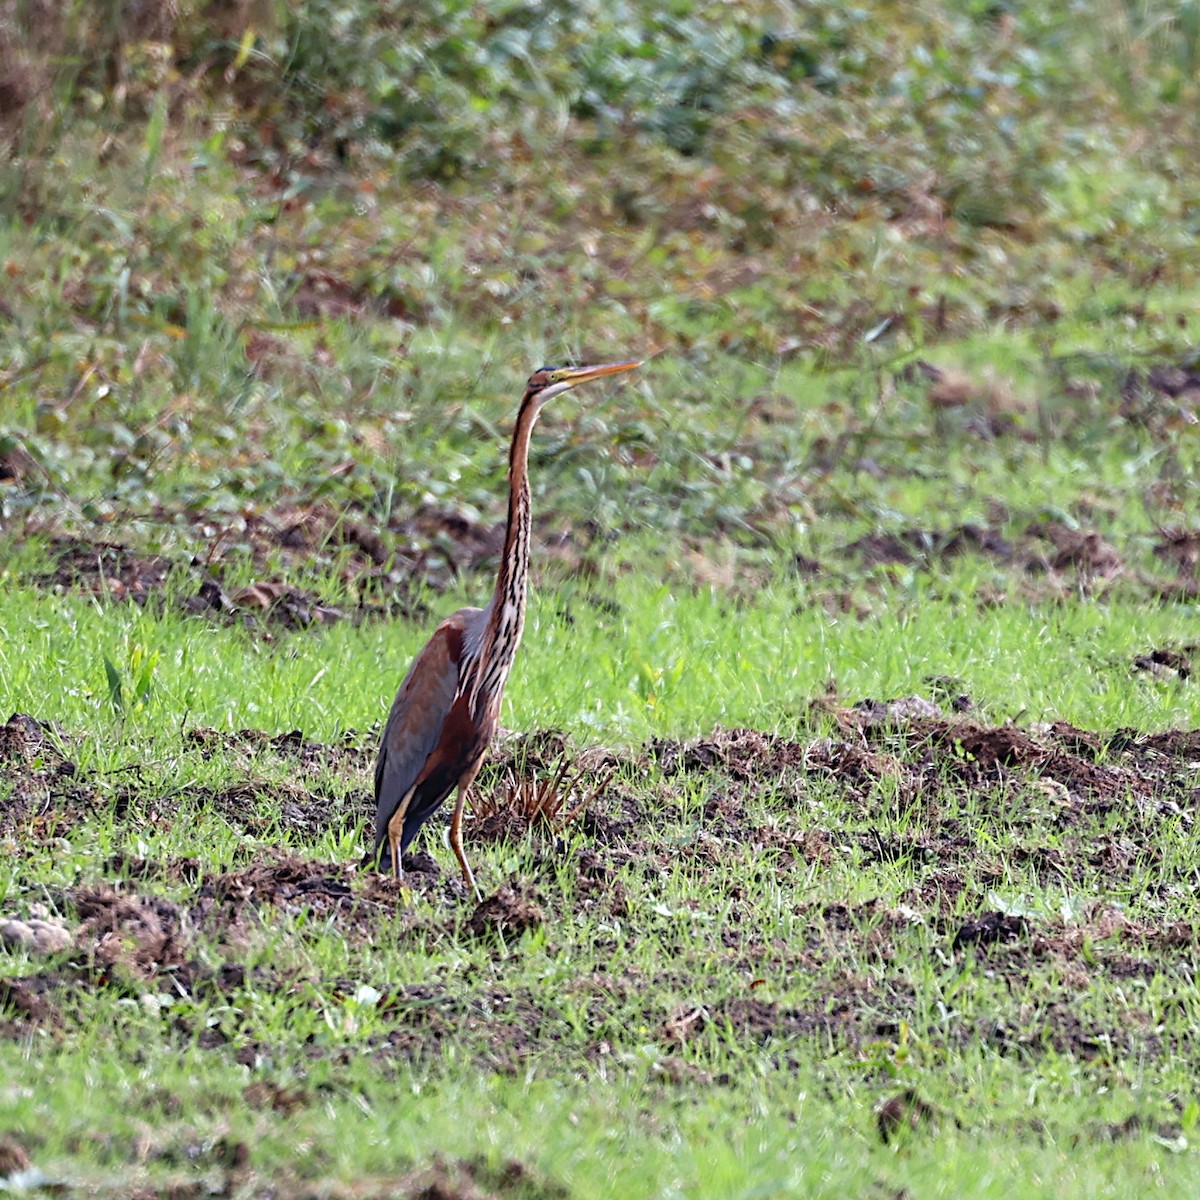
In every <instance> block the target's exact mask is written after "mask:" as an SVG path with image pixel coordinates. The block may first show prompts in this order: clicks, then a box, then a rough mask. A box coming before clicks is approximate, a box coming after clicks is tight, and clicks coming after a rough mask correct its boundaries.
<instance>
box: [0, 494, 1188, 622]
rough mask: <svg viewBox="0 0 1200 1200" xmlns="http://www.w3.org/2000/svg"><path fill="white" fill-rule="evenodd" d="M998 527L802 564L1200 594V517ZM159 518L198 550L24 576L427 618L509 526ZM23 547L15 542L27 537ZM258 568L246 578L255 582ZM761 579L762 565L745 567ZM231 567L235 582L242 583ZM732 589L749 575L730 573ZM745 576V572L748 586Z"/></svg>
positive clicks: (881, 540)
mask: <svg viewBox="0 0 1200 1200" xmlns="http://www.w3.org/2000/svg"><path fill="white" fill-rule="evenodd" d="M996 517H997V521H996V523H995V524H990V525H978V524H970V523H967V524H960V525H948V526H944V527H918V526H913V527H910V528H905V529H900V530H896V531H891V532H888V533H880V534H868V535H864V536H863V537H860V538H857V539H855V540H854V541H851V542H849V543H847V544H845V545H842V546H839V547H836V548H835V549H834V550H832V551H831V552H830V554H829V555H828V557H827V558H825V559H824V560H817V559H814V558H809V557H806V556H802V557H798V558H797V560H796V564H795V565H796V570H797V572H798V573H799V574H800V575H801V576H803V577H810V578H818V579H819V580H820V581H821V584H822V588H823V589H824V591H825V592H826V593H827V595H825V597H824V599H825V603H826V604H827V606H829V607H831V608H835V609H838V610H839V611H841V610H853V608H854V606H855V601H854V599H853V597H852V595H851V592H852V591H853V589H854V587H855V586H861V584H862V583H863V581H864V573H865V576H866V577H867V578H868V581H869V577H870V575H871V573H872V572H883V573H885V574H886V573H887V572H888V571H890V570H894V569H897V568H900V567H904V568H914V567H915V568H916V569H918V570H935V569H938V568H939V567H944V566H946V565H947V564H949V563H950V562H952V561H953V560H955V559H957V558H960V557H963V556H976V557H979V558H982V559H985V560H987V561H990V562H992V563H994V564H995V565H997V566H999V567H1002V568H1004V570H1005V572H1006V577H1007V579H1008V582H1007V583H1006V585H1005V588H1006V590H1005V591H1004V592H1003V594H1002V593H1000V592H993V593H987V592H985V593H983V594H982V595H981V600H982V602H984V603H990V604H999V603H1003V602H1004V601H1005V600H1007V599H1010V598H1013V599H1021V600H1033V599H1048V598H1049V599H1053V598H1055V597H1063V596H1072V595H1078V594H1079V593H1080V592H1081V591H1082V592H1083V593H1086V594H1100V593H1104V594H1111V593H1113V592H1114V591H1115V592H1117V593H1123V594H1127V595H1130V596H1138V597H1141V598H1158V599H1175V600H1179V599H1184V600H1187V599H1194V598H1195V597H1196V596H1197V595H1200V528H1194V527H1190V526H1188V527H1183V526H1181V527H1178V528H1169V529H1166V528H1164V529H1161V530H1160V531H1159V533H1158V535H1157V537H1156V539H1155V540H1154V542H1153V545H1152V546H1151V547H1150V557H1149V559H1148V560H1144V555H1143V556H1141V557H1139V554H1138V553H1136V552H1132V551H1123V550H1122V549H1121V548H1119V546H1118V544H1116V542H1117V540H1116V539H1110V538H1109V537H1107V536H1106V535H1104V534H1103V533H1102V532H1101V531H1100V530H1098V529H1095V528H1088V527H1086V526H1080V527H1071V526H1068V525H1065V524H1063V523H1062V522H1058V521H1048V520H1044V519H1035V520H1029V521H1028V522H1020V521H1018V522H1017V528H1016V532H1015V533H1014V532H1013V521H1012V517H1011V514H1008V513H997V514H996ZM160 518H161V520H162V522H163V524H164V526H170V527H175V528H177V527H180V526H182V527H183V528H185V529H186V530H188V531H189V532H188V533H187V534H186V538H187V539H189V540H191V541H193V542H195V543H196V544H197V545H198V546H200V547H201V549H198V550H197V552H196V553H195V554H193V555H192V556H191V557H190V558H189V557H187V556H186V555H182V554H176V555H174V556H167V555H161V554H146V553H142V552H139V551H138V550H137V549H136V548H135V547H132V546H130V545H126V544H122V543H119V542H107V541H96V540H94V539H90V538H86V537H79V536H76V535H74V534H70V533H67V532H62V531H60V532H56V533H50V534H49V535H45V534H43V542H44V547H45V553H44V555H43V556H42V558H43V561H44V562H45V563H46V564H48V565H47V566H45V567H42V568H39V569H38V570H36V571H34V572H33V573H31V574H29V575H28V576H27V581H28V582H30V583H32V584H33V585H35V586H38V587H43V588H49V589H53V590H61V591H82V592H86V593H88V594H90V595H94V596H98V597H101V598H103V599H106V600H132V601H135V602H136V603H139V604H156V605H157V604H171V605H174V606H176V607H178V608H180V609H181V610H182V611H185V612H188V613H192V614H195V615H199V616H203V617H206V618H209V619H213V620H219V621H223V622H236V623H241V624H245V625H250V626H253V627H261V628H263V629H265V630H271V629H284V630H286V629H299V628H304V627H308V626H312V625H322V624H330V623H332V622H335V621H342V620H353V621H360V620H364V619H371V618H374V617H397V616H399V617H404V618H411V619H419V620H424V619H428V618H429V616H430V613H429V610H428V608H427V607H426V605H425V604H424V603H423V601H422V600H421V599H420V593H421V592H422V591H432V592H434V593H436V592H441V591H443V590H445V589H446V588H447V587H449V586H450V585H451V583H452V581H453V580H454V578H455V577H456V576H458V575H459V574H460V573H462V572H467V571H473V570H478V569H484V568H488V569H490V568H492V567H493V566H494V564H495V561H496V557H497V555H498V553H499V551H500V547H501V545H502V542H503V526H502V525H500V524H492V525H488V524H484V523H481V522H478V521H474V520H469V519H467V518H464V517H462V516H460V515H458V514H456V513H454V512H452V511H448V510H433V509H431V510H428V511H421V512H418V513H417V514H416V515H414V516H413V517H411V518H410V519H408V520H405V521H396V522H393V523H392V524H391V525H389V526H386V527H381V526H378V525H376V524H373V523H372V522H370V521H368V520H365V519H364V520H360V521H355V520H347V519H345V518H344V517H341V516H339V515H338V514H336V513H334V512H333V511H332V510H331V509H329V508H327V507H323V506H321V505H311V506H308V507H305V508H296V507H281V508H278V509H275V510H271V511H268V512H266V513H263V514H261V515H246V514H237V515H236V516H231V517H229V519H228V520H227V521H225V522H224V523H220V522H216V523H214V522H212V521H211V520H209V519H202V518H201V517H200V516H199V515H197V514H188V513H163V514H160ZM538 537H539V543H540V544H539V562H540V563H541V564H542V567H543V568H544V567H547V566H549V567H550V569H553V568H554V566H555V565H557V566H559V567H561V568H563V569H565V570H566V571H567V572H568V573H570V574H571V575H573V576H575V577H577V578H583V579H587V578H591V577H593V576H594V575H595V574H596V573H597V570H598V567H597V562H596V557H595V551H596V548H597V546H598V545H600V544H602V543H603V540H604V539H603V538H602V537H601V534H600V531H599V530H598V529H596V528H593V527H590V526H588V525H586V524H585V525H584V526H582V527H580V528H577V529H574V528H573V529H563V528H560V527H559V524H558V523H557V522H556V521H554V520H553V519H544V520H541V521H539V523H538ZM17 544H18V543H17V542H14V543H13V545H14V546H15V545H17ZM687 558H688V562H689V564H690V569H691V570H693V572H694V573H695V576H696V578H697V580H698V581H700V582H702V583H706V584H711V583H715V584H717V585H721V583H722V574H723V573H722V572H721V571H720V570H719V569H716V568H714V567H713V566H712V564H711V563H709V562H708V559H707V558H706V556H705V553H704V549H703V547H697V548H696V549H695V550H694V551H693V552H691V553H690V554H689V555H688V556H687ZM247 570H249V572H250V575H251V578H250V580H249V582H246V581H245V575H246V572H247ZM330 573H332V575H333V576H334V577H336V580H337V586H336V591H337V593H338V595H337V597H336V598H334V597H331V596H329V595H327V594H323V593H328V592H329V591H330V590H331V588H330V585H329V584H328V583H326V584H325V585H318V586H316V587H313V586H301V585H299V584H298V583H296V582H292V581H290V580H292V579H293V577H297V576H298V577H313V576H315V575H320V574H327V575H328V574H330ZM750 574H751V575H753V572H750ZM234 578H236V579H238V580H239V581H240V582H237V583H236V584H235V583H233V582H231V580H233V579H234ZM727 582H728V586H729V587H731V588H732V589H733V590H735V591H736V590H737V588H738V586H739V585H738V584H736V583H735V582H732V581H727ZM744 583H745V579H744V578H743V580H742V584H744Z"/></svg>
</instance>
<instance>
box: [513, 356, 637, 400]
mask: <svg viewBox="0 0 1200 1200" xmlns="http://www.w3.org/2000/svg"><path fill="white" fill-rule="evenodd" d="M641 365H642V364H641V362H640V361H638V362H615V363H603V364H601V365H600V366H598V367H539V368H538V369H537V370H536V371H534V373H533V374H532V375H530V377H529V382H528V383H527V384H526V385H525V389H526V391H527V392H528V393H529V395H531V396H534V397H536V398H537V404H538V407H539V408H540V407H541V406H542V405H543V404H545V403H546V401H547V400H553V399H554V397H555V396H561V395H562V394H563V392H565V391H568V390H569V389H570V388H573V387H578V386H579V384H581V383H591V381H592V380H593V379H603V378H604V377H605V376H606V375H620V374H621V373H622V372H623V371H632V370H633V369H634V368H635V367H640V366H641Z"/></svg>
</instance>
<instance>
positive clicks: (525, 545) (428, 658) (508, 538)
mask: <svg viewBox="0 0 1200 1200" xmlns="http://www.w3.org/2000/svg"><path fill="white" fill-rule="evenodd" d="M641 365H642V364H641V363H640V362H615V363H604V364H603V365H601V366H597V367H542V368H540V369H539V370H537V371H535V372H534V373H533V374H532V375H531V376H530V377H529V382H528V383H527V384H526V385H525V395H524V397H523V398H522V400H521V407H520V408H519V409H518V410H517V423H516V427H515V428H514V430H513V436H512V447H511V449H510V450H509V455H508V525H507V527H506V529H505V533H504V549H503V552H502V553H501V556H500V569H499V573H498V575H497V577H496V587H495V590H494V591H493V593H492V598H491V600H490V601H489V602H488V605H487V607H486V608H461V609H459V610H458V612H456V613H454V615H453V616H450V617H447V618H446V620H445V621H443V622H442V623H441V624H440V625H439V626H438V627H437V629H436V630H435V631H434V634H433V636H432V637H431V638H430V639H429V641H428V642H427V643H426V644H425V648H424V649H423V650H422V651H421V653H420V654H418V655H417V657H416V659H415V660H414V662H413V664H412V666H411V667H409V669H408V674H407V675H406V676H405V677H404V682H403V683H401V684H400V690H399V691H398V692H397V693H396V699H395V700H394V701H393V703H392V710H391V712H390V713H389V714H388V719H387V725H386V726H385V728H384V731H383V739H382V742H381V744H380V747H379V761H378V763H377V764H376V767H375V849H374V851H373V853H372V855H371V861H374V862H376V863H378V865H379V868H380V870H383V871H387V870H392V871H394V872H395V874H396V878H397V879H399V878H400V877H401V865H400V864H401V857H402V855H403V854H404V851H405V850H407V849H408V847H409V845H410V843H411V842H412V840H413V838H415V837H416V836H417V831H418V830H419V829H420V828H421V826H422V825H424V824H425V822H426V821H428V820H429V818H430V817H431V816H432V815H433V814H434V813H435V812H436V811H437V809H438V808H439V807H440V806H441V804H442V802H443V801H444V800H445V799H446V797H447V796H449V795H450V793H451V792H452V791H453V790H454V789H455V788H457V789H458V799H457V802H456V803H455V806H454V816H453V818H452V819H451V821H450V845H451V847H453V849H454V855H455V857H456V858H457V859H458V865H459V866H460V867H461V868H462V873H463V879H464V880H465V881H466V883H467V886H468V887H470V889H471V890H472V892H473V893H474V894H475V896H476V897H477V898H482V897H481V893H480V891H479V888H478V886H477V885H476V883H475V876H474V874H473V872H472V871H471V866H470V864H469V863H468V862H467V856H466V854H465V853H464V852H463V845H462V813H463V803H464V801H465V800H466V795H467V791H468V789H469V788H470V786H471V784H472V783H473V782H474V780H475V776H476V774H478V772H479V767H480V764H481V763H482V762H483V756H484V752H485V751H486V750H487V747H488V743H489V742H490V741H491V740H492V736H493V735H494V734H495V732H496V726H497V725H498V724H499V721H500V701H501V699H502V697H503V695H504V685H505V683H506V682H507V680H508V673H509V671H510V670H511V669H512V665H513V659H514V658H515V657H516V654H517V646H518V644H519V643H520V641H521V631H522V629H523V628H524V625H525V598H526V592H527V588H528V579H529V536H530V506H529V439H530V436H531V435H532V433H533V427H534V425H535V424H536V422H537V419H538V414H539V413H540V412H541V410H542V406H543V405H544V404H545V403H546V402H547V401H548V400H552V399H553V398H554V397H555V396H559V395H561V394H562V393H563V392H565V391H567V390H568V389H570V388H573V387H578V386H579V384H581V383H590V382H591V381H592V380H593V379H603V378H605V377H606V376H609V375H619V374H621V373H622V372H623V371H632V370H633V369H634V368H635V367H640V366H641Z"/></svg>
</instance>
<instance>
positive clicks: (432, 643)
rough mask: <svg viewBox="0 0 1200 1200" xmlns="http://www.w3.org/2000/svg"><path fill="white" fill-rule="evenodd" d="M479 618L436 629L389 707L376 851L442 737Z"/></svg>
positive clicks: (468, 616) (474, 614)
mask: <svg viewBox="0 0 1200 1200" xmlns="http://www.w3.org/2000/svg"><path fill="white" fill-rule="evenodd" d="M478 614H479V609H474V608H466V609H460V610H459V611H458V612H456V613H455V614H454V615H453V616H451V617H448V618H447V619H446V620H445V621H443V622H442V623H441V624H440V625H439V626H438V627H437V629H436V630H435V631H434V634H433V637H431V638H430V639H429V641H428V642H427V643H426V644H425V648H424V649H423V650H422V651H421V653H420V654H418V655H417V657H416V659H415V661H414V662H413V664H412V666H411V667H409V669H408V674H407V675H405V677H404V681H403V683H401V684H400V690H399V691H398V692H397V693H396V699H395V700H394V701H393V702H392V710H391V712H390V713H389V714H388V720H387V725H386V726H385V727H384V731H383V740H382V742H381V744H380V747H379V762H378V763H377V764H376V767H375V846H376V849H378V848H379V847H380V846H381V845H382V844H383V843H384V842H385V841H386V840H387V827H388V822H389V821H390V820H391V818H392V815H393V814H394V813H395V811H396V809H397V807H398V806H399V805H400V802H401V801H402V800H403V799H404V797H405V796H407V795H408V793H409V792H410V791H411V790H412V788H413V786H414V785H415V784H416V783H417V781H418V779H419V778H420V776H421V773H422V771H423V770H424V769H425V766H426V764H427V762H428V761H429V757H430V755H432V754H433V752H434V750H435V749H436V748H437V745H438V742H439V740H440V739H441V737H442V734H443V730H444V728H445V725H446V721H447V718H448V717H449V715H450V709H451V708H452V707H453V704H454V698H455V696H456V695H457V694H458V691H459V672H460V665H461V663H462V659H463V650H464V646H465V644H466V639H467V636H468V634H469V633H470V632H471V630H472V628H473V626H474V623H475V621H476V620H477V619H478ZM452 788H453V781H451V782H450V784H449V785H448V786H447V787H446V789H445V791H444V792H443V793H442V795H440V796H438V797H437V798H436V801H435V802H434V803H433V805H432V807H433V808H436V806H437V804H440V803H441V802H442V800H444V799H445V797H446V794H447V793H448V792H449V791H450V790H451V789H452ZM425 790H427V789H422V791H423V792H424V791H425ZM414 799H415V797H414ZM426 803H427V804H428V803H429V800H428V799H426ZM430 811H432V808H431V809H430ZM425 815H426V816H427V815H428V813H426V814H425ZM405 824H406V825H407V824H408V818H407V817H406V820H405Z"/></svg>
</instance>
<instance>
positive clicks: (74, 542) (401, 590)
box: [30, 534, 428, 629]
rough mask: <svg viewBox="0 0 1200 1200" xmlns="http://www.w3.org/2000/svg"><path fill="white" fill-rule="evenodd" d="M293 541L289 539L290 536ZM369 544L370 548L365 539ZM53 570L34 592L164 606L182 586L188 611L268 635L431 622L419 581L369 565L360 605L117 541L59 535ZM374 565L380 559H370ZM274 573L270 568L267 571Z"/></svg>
mask: <svg viewBox="0 0 1200 1200" xmlns="http://www.w3.org/2000/svg"><path fill="white" fill-rule="evenodd" d="M285 536H286V535H285ZM361 540H362V541H364V542H367V543H368V544H372V545H373V543H370V542H369V539H368V538H367V537H366V535H365V534H364V535H363V537H362V539H361ZM47 551H48V556H49V558H50V562H51V564H52V566H51V570H49V571H48V572H42V573H39V574H35V575H33V576H31V577H30V582H31V583H33V584H34V585H35V586H39V587H45V588H51V589H56V590H62V591H83V592H87V593H88V594H90V595H94V596H98V597H101V598H103V599H106V600H132V601H134V602H135V603H137V604H142V605H146V604H160V603H165V602H166V599H167V596H168V587H167V585H168V583H170V582H171V581H172V580H177V581H178V587H176V588H173V589H172V590H171V592H172V598H173V599H175V598H176V597H177V602H178V603H179V604H181V605H182V607H183V609H184V611H186V612H190V613H193V614H196V615H201V616H209V617H217V618H221V619H224V620H230V621H237V622H240V623H242V624H244V625H248V626H251V627H261V628H264V629H306V628H309V627H310V626H314V625H328V624H331V623H333V622H335V621H341V620H346V619H350V620H356V621H358V620H364V619H367V618H371V617H401V618H417V617H419V618H424V617H427V616H428V609H427V608H426V607H425V606H424V605H423V604H421V603H420V602H418V601H416V600H414V599H413V598H412V597H411V590H412V585H413V584H414V582H415V579H414V578H413V577H412V576H411V575H409V574H397V575H396V577H395V578H392V577H390V576H389V577H387V578H384V577H383V575H382V574H381V573H380V572H379V571H378V570H377V569H376V568H375V567H374V565H368V564H367V563H363V564H360V568H361V569H360V570H359V572H358V574H357V575H354V576H353V584H354V587H353V589H352V590H353V592H354V593H356V594H357V599H355V600H352V601H351V602H350V603H349V604H337V605H334V604H330V603H328V602H327V601H325V600H323V599H322V598H321V597H320V596H319V595H317V594H315V593H314V592H312V591H309V590H306V589H303V588H300V587H298V586H296V585H294V584H290V583H286V582H283V581H281V580H279V579H278V578H275V577H273V576H272V575H271V574H269V573H265V574H264V575H263V576H262V577H261V578H259V579H256V580H253V581H252V582H250V583H248V584H241V585H238V586H237V587H232V586H230V587H227V586H226V585H225V583H224V582H223V580H222V566H221V563H220V561H219V560H216V561H210V560H207V559H205V560H201V559H199V558H193V559H192V560H191V561H190V562H189V561H185V560H183V559H172V558H168V557H166V556H165V555H161V554H140V553H138V552H137V551H135V550H133V549H132V548H131V547H128V546H123V545H119V544H116V543H112V542H92V541H88V540H86V539H82V538H75V537H58V538H54V539H52V540H51V541H50V542H49V543H48V546H47ZM370 561H371V564H373V559H371V560H370ZM272 569H274V568H273V567H272V566H271V565H270V564H268V563H266V562H264V564H263V570H264V572H269V571H271V570H272Z"/></svg>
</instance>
